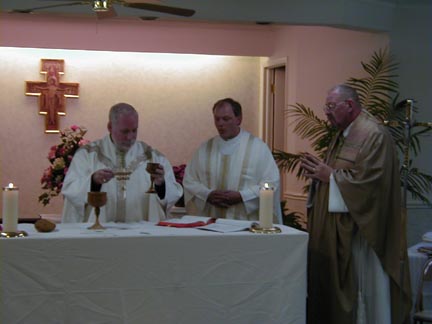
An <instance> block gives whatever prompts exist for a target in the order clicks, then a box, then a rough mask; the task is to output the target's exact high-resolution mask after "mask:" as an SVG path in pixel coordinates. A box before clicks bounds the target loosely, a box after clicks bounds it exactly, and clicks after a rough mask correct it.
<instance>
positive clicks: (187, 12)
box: [122, 1, 195, 17]
mask: <svg viewBox="0 0 432 324" xmlns="http://www.w3.org/2000/svg"><path fill="white" fill-rule="evenodd" d="M122 5H123V6H124V7H129V8H135V9H143V10H149V11H157V12H162V13H167V14H171V15H176V16H183V17H190V16H192V15H194V14H195V10H192V9H184V8H177V7H171V6H163V5H158V4H153V3H130V2H123V1H122Z"/></svg>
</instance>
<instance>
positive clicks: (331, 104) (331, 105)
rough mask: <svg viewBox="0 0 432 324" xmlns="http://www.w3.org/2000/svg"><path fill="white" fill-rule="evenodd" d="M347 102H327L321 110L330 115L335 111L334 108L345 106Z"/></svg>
mask: <svg viewBox="0 0 432 324" xmlns="http://www.w3.org/2000/svg"><path fill="white" fill-rule="evenodd" d="M346 103H347V100H344V101H341V102H338V103H335V102H328V103H326V104H325V105H324V107H323V108H322V109H323V110H324V112H325V113H332V112H334V111H335V110H336V108H338V107H339V106H340V105H341V104H346Z"/></svg>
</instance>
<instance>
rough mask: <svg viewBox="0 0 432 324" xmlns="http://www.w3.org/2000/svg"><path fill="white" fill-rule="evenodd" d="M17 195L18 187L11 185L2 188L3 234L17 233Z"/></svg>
mask: <svg viewBox="0 0 432 324" xmlns="http://www.w3.org/2000/svg"><path fill="white" fill-rule="evenodd" d="M18 193H19V191H18V187H14V185H13V183H9V185H8V186H7V187H4V188H3V214H2V217H3V232H17V226H18Z"/></svg>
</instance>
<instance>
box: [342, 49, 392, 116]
mask: <svg viewBox="0 0 432 324" xmlns="http://www.w3.org/2000/svg"><path fill="white" fill-rule="evenodd" d="M361 64H362V66H363V69H364V70H365V71H366V72H367V73H368V74H369V76H368V77H365V78H361V79H357V78H349V79H348V81H347V82H346V83H347V84H348V85H350V86H352V87H353V88H355V89H356V90H357V93H358V95H359V97H360V102H361V104H362V106H363V107H364V108H365V109H367V110H368V111H369V112H370V113H371V114H373V115H374V116H375V117H377V118H379V119H380V120H381V121H384V120H385V119H386V117H387V115H388V111H390V110H391V108H392V107H391V105H390V103H391V102H392V99H393V97H394V96H395V95H397V94H398V91H399V85H398V83H397V82H395V81H394V80H393V79H394V78H395V77H397V75H396V74H395V72H396V70H397V68H398V64H397V63H395V61H394V58H393V56H392V55H390V54H389V52H388V50H387V49H384V50H379V51H378V52H375V53H374V54H373V55H372V58H371V60H370V62H369V63H363V62H362V63H361Z"/></svg>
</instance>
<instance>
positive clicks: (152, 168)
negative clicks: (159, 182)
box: [146, 162, 159, 193]
mask: <svg viewBox="0 0 432 324" xmlns="http://www.w3.org/2000/svg"><path fill="white" fill-rule="evenodd" d="M158 166H159V163H151V162H149V163H147V167H146V171H147V172H148V173H150V181H151V185H150V188H149V190H147V193H156V190H155V188H154V183H153V178H152V177H151V175H152V174H153V173H155V172H156V169H157V168H158Z"/></svg>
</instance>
